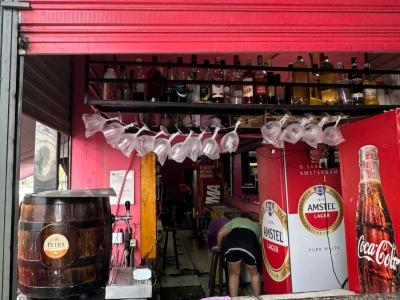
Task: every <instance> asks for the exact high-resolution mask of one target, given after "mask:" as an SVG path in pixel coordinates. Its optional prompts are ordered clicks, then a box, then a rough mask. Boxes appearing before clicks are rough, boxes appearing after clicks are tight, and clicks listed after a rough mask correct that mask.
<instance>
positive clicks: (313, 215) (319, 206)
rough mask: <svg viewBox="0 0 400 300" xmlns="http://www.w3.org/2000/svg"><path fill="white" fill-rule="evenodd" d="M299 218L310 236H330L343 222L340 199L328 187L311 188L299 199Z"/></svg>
mask: <svg viewBox="0 0 400 300" xmlns="http://www.w3.org/2000/svg"><path fill="white" fill-rule="evenodd" d="M299 217H300V220H301V223H302V224H303V226H304V228H306V229H307V230H308V231H309V232H311V233H312V234H315V235H318V236H323V235H326V234H327V233H328V234H332V233H333V232H335V231H336V230H337V229H338V228H339V226H340V224H342V221H343V202H342V197H340V195H339V193H338V192H337V191H336V190H334V189H333V188H331V187H329V186H325V185H315V186H312V187H310V188H309V189H307V190H306V191H305V192H304V193H303V195H302V196H301V198H300V202H299Z"/></svg>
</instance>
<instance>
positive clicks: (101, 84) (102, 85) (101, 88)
mask: <svg viewBox="0 0 400 300" xmlns="http://www.w3.org/2000/svg"><path fill="white" fill-rule="evenodd" d="M107 70H108V66H107V65H104V74H106V72H107ZM103 95H104V82H100V99H104V96H103Z"/></svg>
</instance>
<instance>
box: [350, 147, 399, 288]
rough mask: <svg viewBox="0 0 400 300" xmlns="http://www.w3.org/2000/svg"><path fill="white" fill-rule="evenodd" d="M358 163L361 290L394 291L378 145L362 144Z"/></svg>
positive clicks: (394, 249) (392, 235)
mask: <svg viewBox="0 0 400 300" xmlns="http://www.w3.org/2000/svg"><path fill="white" fill-rule="evenodd" d="M359 165H360V184H359V189H358V190H359V197H358V203H357V213H356V239H357V264H358V278H359V281H360V288H361V293H363V294H376V293H383V292H386V293H394V292H398V291H399V290H400V280H399V279H398V278H397V277H398V272H399V271H398V267H397V265H396V263H394V260H395V259H397V257H398V253H397V247H396V241H395V236H396V235H395V232H394V228H393V222H392V219H391V217H390V212H389V209H388V207H387V204H386V201H385V197H384V193H383V189H382V184H381V178H380V174H379V159H378V149H377V148H376V147H375V146H373V145H367V146H364V147H362V148H361V149H360V150H359ZM371 249H372V250H371ZM378 254H379V255H378Z"/></svg>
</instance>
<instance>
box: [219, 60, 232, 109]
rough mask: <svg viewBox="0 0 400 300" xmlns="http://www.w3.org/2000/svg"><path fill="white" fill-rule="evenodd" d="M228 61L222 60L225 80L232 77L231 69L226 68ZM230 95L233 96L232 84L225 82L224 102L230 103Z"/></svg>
mask: <svg viewBox="0 0 400 300" xmlns="http://www.w3.org/2000/svg"><path fill="white" fill-rule="evenodd" d="M225 65H226V62H225V60H223V59H222V60H221V69H222V72H223V73H224V80H225V81H229V79H230V76H231V74H230V71H229V69H225ZM230 97H231V86H230V85H229V84H224V103H229V102H230V100H229V99H230Z"/></svg>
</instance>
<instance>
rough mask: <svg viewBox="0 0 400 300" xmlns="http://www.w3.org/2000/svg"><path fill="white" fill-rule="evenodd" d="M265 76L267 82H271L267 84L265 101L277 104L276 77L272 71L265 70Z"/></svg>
mask: <svg viewBox="0 0 400 300" xmlns="http://www.w3.org/2000/svg"><path fill="white" fill-rule="evenodd" d="M267 78H268V82H269V83H272V84H273V85H268V86H267V103H268V104H278V101H277V100H276V86H275V82H276V78H275V74H274V72H267Z"/></svg>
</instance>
